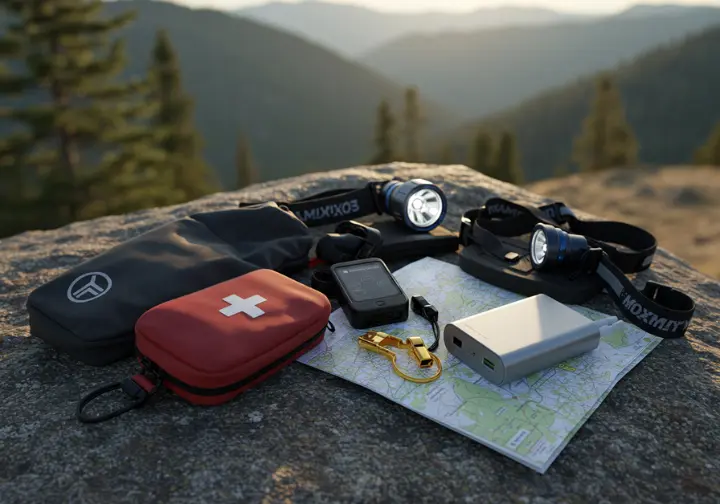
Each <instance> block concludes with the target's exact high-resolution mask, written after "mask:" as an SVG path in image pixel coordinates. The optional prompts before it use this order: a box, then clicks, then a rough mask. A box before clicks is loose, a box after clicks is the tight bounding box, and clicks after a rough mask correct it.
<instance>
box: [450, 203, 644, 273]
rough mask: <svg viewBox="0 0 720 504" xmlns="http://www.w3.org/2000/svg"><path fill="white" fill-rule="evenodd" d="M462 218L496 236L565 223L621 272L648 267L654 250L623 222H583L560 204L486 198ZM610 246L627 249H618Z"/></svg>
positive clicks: (636, 228)
mask: <svg viewBox="0 0 720 504" xmlns="http://www.w3.org/2000/svg"><path fill="white" fill-rule="evenodd" d="M465 215H466V216H470V215H472V220H473V221H474V222H473V223H474V224H477V225H478V226H480V227H482V228H484V229H486V230H488V231H490V232H491V233H493V234H496V235H498V236H521V235H523V234H526V233H530V232H532V230H533V228H534V227H535V224H537V223H538V222H543V223H545V224H549V225H551V226H556V227H557V226H560V225H562V224H567V226H568V229H567V230H568V232H570V233H572V234H579V235H583V236H585V237H586V238H587V240H588V243H589V244H590V245H591V246H594V247H600V248H602V249H603V250H604V251H605V252H606V253H607V254H608V255H609V256H610V258H611V259H612V261H613V263H615V265H616V266H617V267H618V268H620V270H621V271H623V272H625V273H636V272H638V271H642V270H645V269H647V268H648V267H650V265H651V264H652V261H653V257H654V255H655V250H656V249H657V240H656V239H655V237H654V236H653V235H652V234H650V233H649V232H647V231H646V230H644V229H642V228H639V227H637V226H632V225H630V224H626V223H624V222H615V221H583V220H580V219H578V218H577V217H576V216H575V214H574V213H573V212H572V210H570V209H569V208H568V207H567V206H565V204H563V203H560V202H556V203H551V204H549V205H543V206H540V207H533V206H529V205H528V206H526V205H519V204H517V203H514V202H512V201H508V200H506V199H503V198H490V199H489V200H487V202H486V203H485V206H483V207H482V208H480V209H476V210H471V211H469V212H466V214H465ZM463 220H465V219H463ZM613 244H618V245H621V246H623V247H625V248H626V249H629V250H621V249H619V248H618V247H616V246H615V245H613Z"/></svg>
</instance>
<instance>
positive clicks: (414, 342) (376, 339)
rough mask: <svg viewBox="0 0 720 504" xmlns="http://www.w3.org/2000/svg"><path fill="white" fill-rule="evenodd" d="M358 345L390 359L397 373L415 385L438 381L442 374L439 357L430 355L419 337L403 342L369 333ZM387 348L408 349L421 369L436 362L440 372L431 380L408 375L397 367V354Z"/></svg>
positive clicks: (376, 333) (412, 337) (360, 339)
mask: <svg viewBox="0 0 720 504" xmlns="http://www.w3.org/2000/svg"><path fill="white" fill-rule="evenodd" d="M358 344H359V345H360V346H361V347H362V348H364V349H366V350H370V351H371V352H375V353H378V354H380V355H384V356H385V357H387V358H388V359H390V361H391V362H392V365H393V370H394V371H395V373H396V374H397V375H399V376H401V377H403V378H405V379H406V380H409V381H412V382H415V383H429V382H431V381H434V380H437V379H438V378H439V377H440V374H441V373H442V364H441V362H440V359H439V358H438V357H437V355H435V354H432V353H430V351H429V350H428V349H427V347H426V346H425V342H423V340H422V338H420V337H418V336H411V337H409V338H407V339H406V340H405V341H403V340H401V339H400V338H398V337H396V336H392V335H390V334H385V333H383V332H379V331H369V332H367V333H365V334H363V335H362V336H360V337H359V338H358ZM387 347H394V348H402V349H407V350H408V353H409V354H410V355H411V356H412V358H413V359H414V360H415V362H416V363H417V365H418V366H419V367H421V368H429V367H432V365H433V362H435V364H437V368H438V372H437V373H436V374H435V375H433V376H431V377H430V378H415V377H412V376H409V375H406V374H405V373H403V372H402V371H400V369H399V368H398V367H397V362H396V361H397V354H396V353H395V352H393V351H392V350H390V349H389V348H387Z"/></svg>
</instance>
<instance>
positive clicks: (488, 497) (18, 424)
mask: <svg viewBox="0 0 720 504" xmlns="http://www.w3.org/2000/svg"><path fill="white" fill-rule="evenodd" d="M391 175H396V176H400V177H404V178H411V177H423V178H427V179H430V180H433V181H435V182H438V183H440V184H441V185H442V187H443V189H444V190H445V192H446V194H447V195H448V198H449V202H450V212H449V214H448V217H447V219H446V221H445V225H446V227H448V228H450V229H453V230H457V229H458V226H459V220H460V215H461V213H462V211H463V210H465V209H468V208H473V207H478V206H480V205H481V204H482V203H483V202H484V201H485V200H486V199H487V198H489V197H491V196H494V195H499V196H502V197H505V198H509V199H512V200H515V201H517V202H520V203H531V204H541V203H544V202H547V201H548V200H546V199H544V198H541V197H540V196H537V195H534V194H531V193H528V192H526V191H523V190H522V189H519V188H517V187H514V186H511V185H507V184H503V183H500V182H497V181H495V180H493V179H489V178H487V177H485V176H483V175H481V174H478V173H476V172H474V171H472V170H470V169H468V168H466V167H462V166H452V167H438V166H429V165H409V164H396V165H391V166H384V167H374V168H371V167H360V168H352V169H346V170H339V171H334V172H330V173H318V174H310V175H306V176H302V177H298V178H294V179H286V180H281V181H276V182H269V183H265V184H260V185H256V186H253V187H251V188H248V189H246V190H243V191H238V192H229V193H222V194H215V195H211V196H208V197H205V198H203V199H200V200H197V201H194V202H191V203H188V204H184V205H180V206H175V207H168V208H158V209H152V210H145V211H141V212H136V213H133V214H128V215H122V216H111V217H105V218H101V219H97V220H94V221H90V222H78V223H74V224H72V225H68V226H65V227H63V228H61V229H57V230H51V231H44V232H26V233H23V234H20V235H17V236H14V237H10V238H6V239H3V240H0V337H2V338H3V341H2V342H0V398H1V399H2V402H1V403H0V503H2V504H16V503H18V504H19V503H28V504H35V503H38V504H39V503H48V504H49V503H65V502H68V503H70V502H72V503H103V504H110V503H136V502H138V503H139V502H142V503H145V502H152V503H166V502H167V503H170V502H172V503H188V504H200V503H205V502H208V503H225V502H238V503H239V502H243V503H262V504H265V503H275V502H278V503H290V502H293V503H305V502H312V503H324V502H356V503H374V502H383V503H384V502H413V503H420V502H433V503H438V502H453V503H455V502H458V503H459V502H472V503H479V502H493V503H505V502H507V503H523V504H531V503H532V504H541V503H542V504H544V503H594V502H597V503H622V502H633V503H638V502H673V503H696V502H697V503H699V502H703V503H704V502H707V503H711V502H715V503H717V502H720V476H719V475H720V407H719V406H718V405H719V404H720V342H719V341H718V336H719V335H720V327H719V325H720V317H719V316H718V315H719V310H718V305H719V301H720V284H719V283H718V282H717V281H714V280H712V279H711V278H709V277H707V276H705V275H702V274H700V273H698V272H696V271H694V270H693V269H692V268H691V267H690V266H688V264H686V263H684V262H683V261H681V260H680V259H678V258H677V257H675V256H673V255H671V254H669V253H667V252H665V251H664V250H659V251H658V253H657V254H656V256H655V262H654V263H653V266H652V268H651V270H649V271H646V272H643V273H641V274H639V275H637V276H636V277H634V278H633V281H634V282H635V283H636V285H638V286H642V285H643V284H644V283H645V281H647V280H650V279H653V280H656V281H660V282H661V283H665V284H669V285H672V286H675V287H677V288H678V289H681V290H683V291H685V292H687V293H688V294H690V295H691V296H692V297H693V298H694V299H695V300H696V302H697V310H696V314H695V319H694V321H693V323H692V326H691V329H690V330H689V332H688V336H687V338H685V339H682V340H667V341H663V342H662V343H661V344H660V346H659V347H658V348H656V349H655V350H654V351H653V352H652V353H651V354H650V355H649V356H648V357H647V358H645V359H644V360H643V361H642V362H641V363H640V364H639V365H637V366H636V367H635V368H634V369H633V370H632V371H631V372H630V373H629V374H628V375H627V376H625V378H623V380H622V381H621V382H620V383H618V384H617V385H616V386H615V388H614V389H613V390H612V392H611V393H610V394H609V395H608V397H607V398H606V399H605V401H604V403H603V404H602V405H601V406H600V407H599V408H598V410H597V411H596V412H595V413H594V414H593V415H592V416H591V417H590V419H589V420H588V421H587V423H586V424H585V425H584V426H583V427H582V428H581V429H580V430H579V431H578V432H577V434H576V435H575V436H574V438H573V439H572V440H571V442H570V444H569V445H568V446H567V447H566V448H565V450H564V451H563V452H562V453H561V455H560V456H559V457H558V459H557V460H556V461H555V462H554V464H553V465H552V466H551V467H550V469H549V470H548V471H547V473H546V474H544V475H540V474H538V473H536V472H534V471H532V470H531V469H528V468H526V467H524V466H522V465H520V464H518V463H516V462H514V461H512V460H510V459H508V458H506V457H504V456H502V455H500V454H498V453H496V452H494V451H492V450H490V449H488V448H485V447H484V446H482V445H480V444H478V443H475V442H473V441H471V440H469V439H467V438H465V437H463V436H461V435H459V434H456V433H455V432H452V431H450V430H448V429H446V428H444V427H442V426H440V425H438V424H435V423H433V422H432V421H430V420H427V419H425V418H424V417H421V416H419V415H417V414H415V413H413V412H411V411H409V410H406V409H404V408H402V407H401V406H399V405H396V404H394V403H392V402H390V401H388V400H386V399H384V398H382V397H380V396H378V395H376V394H374V393H372V392H370V391H367V390H365V389H363V388H361V387H358V386H355V385H353V384H351V383H348V382H345V381H343V380H341V379H339V378H335V377H333V376H330V375H327V374H325V373H323V372H321V371H317V370H314V369H311V368H309V367H306V366H303V365H301V364H299V363H295V364H293V365H291V366H290V367H289V368H287V369H286V370H284V371H283V372H281V373H280V374H278V375H276V376H275V377H273V378H272V379H270V380H268V381H267V382H265V383H264V384H262V385H261V386H260V387H257V388H256V389H254V390H251V391H249V392H247V393H245V394H244V395H243V396H241V397H240V398H238V399H236V400H234V401H232V402H231V403H228V404H226V405H223V406H218V407H212V408H207V407H193V406H189V405H188V404H187V403H184V402H183V401H181V400H179V399H177V398H175V397H173V396H167V397H165V398H163V400H161V401H157V402H156V403H154V404H153V405H152V406H151V407H146V408H143V409H140V410H135V411H132V412H130V413H128V414H126V415H124V416H122V417H119V418H117V419H114V420H112V421H109V422H106V423H102V424H96V425H85V424H80V423H78V421H77V420H76V418H75V407H76V404H77V401H78V399H79V398H80V397H81V396H82V395H83V394H84V393H86V392H87V391H89V390H90V389H92V388H94V387H96V386H98V385H100V384H102V383H105V382H108V381H114V380H117V379H120V378H123V377H125V376H127V375H129V374H131V373H132V372H133V371H134V370H135V369H136V368H135V363H134V362H133V361H132V359H127V360H124V361H121V362H118V363H116V364H113V365H111V366H107V367H102V368H97V367H92V366H88V365H84V364H82V363H79V362H76V361H73V360H72V359H70V358H68V357H67V356H65V355H63V354H59V353H57V352H56V351H54V350H53V349H51V348H49V347H48V346H47V345H45V344H44V343H43V342H42V341H39V340H38V339H37V338H34V337H30V336H29V329H28V319H27V313H26V311H25V301H26V298H27V295H28V294H29V293H30V292H31V291H32V290H33V289H34V288H36V287H38V286H39V285H41V284H42V283H44V282H47V281H49V280H51V279H52V278H54V277H55V276H57V275H58V274H60V273H62V272H64V271H66V270H67V269H69V268H72V267H73V266H75V265H77V264H79V263H81V262H82V261H84V260H86V259H88V258H91V257H93V256H95V255H97V254H98V253H100V252H103V251H105V250H107V249H109V248H110V247H112V246H114V245H116V244H118V243H120V242H122V241H125V240H128V239H130V238H132V237H134V236H137V235H138V234H140V233H142V232H145V231H147V230H149V229H151V228H153V227H156V226H158V225H160V224H163V223H166V222H169V221H172V220H174V219H177V218H180V217H183V216H185V215H187V214H189V213H193V212H200V211H211V210H217V209H225V208H232V207H234V206H235V205H236V204H237V202H238V201H251V200H286V199H290V198H297V197H302V196H306V195H309V194H312V193H315V192H319V191H321V190H327V189H332V188H339V187H348V186H349V187H353V186H357V185H359V184H361V183H362V182H364V181H368V180H377V179H385V178H388V177H389V176H391ZM576 213H578V214H579V215H580V216H581V217H583V218H592V216H589V215H586V214H582V213H581V212H576ZM598 217H601V216H598ZM324 231H327V229H325V230H324ZM320 233H321V230H318V234H320ZM660 245H661V246H662V244H660ZM442 259H444V260H448V261H453V257H444V258H442ZM588 306H590V307H592V308H595V309H598V310H601V311H604V312H606V313H609V314H617V312H616V310H615V309H614V307H613V305H612V303H611V302H610V300H609V298H608V297H607V296H605V295H600V296H598V297H597V298H594V299H593V300H592V302H591V303H589V304H588Z"/></svg>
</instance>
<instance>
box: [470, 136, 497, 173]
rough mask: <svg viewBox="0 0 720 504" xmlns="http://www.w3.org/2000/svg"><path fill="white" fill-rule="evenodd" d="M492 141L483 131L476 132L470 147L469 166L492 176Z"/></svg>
mask: <svg viewBox="0 0 720 504" xmlns="http://www.w3.org/2000/svg"><path fill="white" fill-rule="evenodd" d="M492 155H493V139H492V137H491V136H490V135H489V134H488V133H487V132H485V131H483V130H480V131H478V133H477V135H475V141H474V142H473V146H472V154H471V159H470V166H471V167H472V168H473V169H474V170H475V171H479V172H480V173H484V174H486V175H489V176H492V175H491V172H492V171H493V166H492Z"/></svg>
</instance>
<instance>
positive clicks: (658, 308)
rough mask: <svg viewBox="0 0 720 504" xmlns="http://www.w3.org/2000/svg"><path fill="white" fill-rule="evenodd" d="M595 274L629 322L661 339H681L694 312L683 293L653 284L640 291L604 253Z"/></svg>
mask: <svg viewBox="0 0 720 504" xmlns="http://www.w3.org/2000/svg"><path fill="white" fill-rule="evenodd" d="M596 272H597V274H598V276H599V277H600V279H601V280H602V281H603V283H604V284H605V286H606V287H607V292H608V294H609V295H610V297H612V298H613V300H614V301H615V304H616V305H617V306H618V308H619V309H620V311H621V312H622V313H623V315H624V316H625V317H626V318H627V320H628V321H629V322H630V323H632V324H634V325H636V326H637V327H639V328H640V329H642V330H643V331H646V332H648V333H650V334H653V335H655V336H659V337H661V338H682V337H683V335H684V334H685V331H686V330H687V328H688V326H689V325H690V321H691V320H692V317H693V314H694V313H695V302H694V301H693V300H692V298H690V297H689V296H688V295H687V294H684V293H682V292H680V291H678V290H675V289H673V288H672V287H668V286H666V285H661V284H658V283H656V282H647V284H646V285H645V288H644V289H643V291H642V292H640V291H639V290H638V289H637V288H636V287H635V286H634V285H633V284H632V283H631V282H630V280H629V279H628V278H627V277H626V276H625V275H624V274H623V272H622V271H620V269H619V268H618V267H617V266H616V265H615V264H613V262H612V261H611V259H610V257H609V256H608V255H607V254H606V253H604V252H603V254H602V258H601V259H600V263H599V264H598V267H597V270H596Z"/></svg>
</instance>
